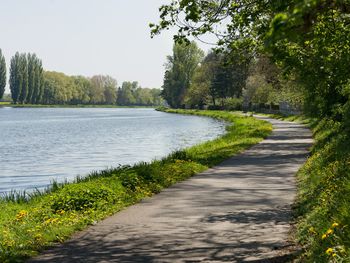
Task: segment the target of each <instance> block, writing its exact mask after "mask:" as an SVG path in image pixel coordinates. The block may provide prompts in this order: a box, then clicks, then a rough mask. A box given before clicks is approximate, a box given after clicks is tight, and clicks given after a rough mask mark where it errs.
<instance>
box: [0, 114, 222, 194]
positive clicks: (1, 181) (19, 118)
mask: <svg viewBox="0 0 350 263" xmlns="http://www.w3.org/2000/svg"><path fill="white" fill-rule="evenodd" d="M224 132H225V124H224V123H222V122H219V121H215V120H213V119H210V118H204V117H198V116H183V115H177V114H168V113H162V112H157V111H155V110H153V109H102V108H96V109H94V108H78V109H65V108H39V109H30V108H0V165H1V168H0V193H3V192H7V191H10V190H30V189H34V188H40V189H41V188H43V187H45V186H47V185H49V184H50V183H51V182H52V180H56V181H59V182H62V181H64V180H65V179H68V180H71V179H73V178H74V177H76V176H77V175H85V174H87V173H89V172H91V171H93V170H94V171H96V170H101V169H104V168H110V167H115V166H118V165H119V164H133V163H136V162H139V161H151V160H153V159H155V158H160V157H164V156H166V155H167V154H169V153H170V152H172V151H174V150H177V149H181V148H185V147H188V146H191V145H194V144H197V143H199V142H203V141H206V140H209V139H213V138H216V137H217V136H219V135H221V134H223V133H224Z"/></svg>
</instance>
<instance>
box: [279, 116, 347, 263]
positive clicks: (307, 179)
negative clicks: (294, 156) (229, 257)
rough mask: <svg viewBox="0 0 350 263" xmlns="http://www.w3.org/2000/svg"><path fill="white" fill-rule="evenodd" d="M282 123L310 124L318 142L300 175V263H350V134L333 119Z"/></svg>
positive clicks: (295, 211)
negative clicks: (301, 252)
mask: <svg viewBox="0 0 350 263" xmlns="http://www.w3.org/2000/svg"><path fill="white" fill-rule="evenodd" d="M274 117H277V118H281V117H279V116H274ZM283 119H285V120H290V121H299V122H303V123H305V124H307V125H308V126H309V127H310V128H311V129H312V131H313V134H314V139H315V144H314V146H313V148H312V149H311V156H310V158H309V159H308V160H307V162H306V163H305V165H304V166H303V167H302V168H301V169H300V170H299V172H298V174H297V178H298V198H297V202H296V205H295V209H294V213H295V216H296V220H297V238H298V240H299V242H300V243H301V244H302V246H303V248H304V253H303V254H302V256H301V257H300V258H299V261H300V262H350V132H349V131H348V130H346V129H345V128H344V127H343V125H342V123H340V122H335V121H333V120H330V119H322V120H318V119H308V118H305V117H302V116H299V117H297V116H291V117H287V118H283Z"/></svg>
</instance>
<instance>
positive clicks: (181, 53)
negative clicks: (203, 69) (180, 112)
mask: <svg viewBox="0 0 350 263" xmlns="http://www.w3.org/2000/svg"><path fill="white" fill-rule="evenodd" d="M203 56H204V54H203V51H202V50H201V49H199V48H198V47H197V45H196V44H195V43H194V42H192V43H189V44H174V47H173V55H172V56H168V58H167V60H168V61H167V64H166V72H165V76H164V84H163V91H162V96H163V98H164V99H165V100H166V101H167V102H168V103H169V105H170V106H171V107H174V108H181V107H182V108H183V107H184V104H185V95H186V93H187V91H188V89H189V87H190V83H191V79H192V78H193V75H194V72H195V70H196V68H197V67H198V64H199V63H200V62H201V60H202V58H203Z"/></svg>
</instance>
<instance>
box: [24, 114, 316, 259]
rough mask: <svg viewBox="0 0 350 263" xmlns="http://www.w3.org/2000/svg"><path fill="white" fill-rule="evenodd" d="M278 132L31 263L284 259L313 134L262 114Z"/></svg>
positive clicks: (74, 237) (294, 124)
mask: <svg viewBox="0 0 350 263" xmlns="http://www.w3.org/2000/svg"><path fill="white" fill-rule="evenodd" d="M257 118H260V119H264V120H266V121H269V122H271V123H272V124H273V127H274V130H273V132H272V134H271V135H270V136H269V137H268V138H267V139H265V140H264V141H262V142H261V143H259V144H257V145H255V146H253V147H251V148H250V149H248V150H246V151H245V152H243V153H242V154H239V155H237V156H234V157H232V158H230V159H228V160H226V161H224V162H223V163H221V164H220V165H217V166H215V167H213V168H211V169H209V170H207V171H205V172H203V173H201V174H198V175H196V176H193V177H192V178H190V179H188V180H186V181H183V182H180V183H178V184H175V185H174V186H172V187H170V188H168V189H165V190H164V191H162V192H161V193H159V194H157V195H155V196H153V197H151V198H148V199H145V200H143V201H142V202H140V203H139V204H136V205H133V206H131V207H129V208H127V209H125V210H123V211H121V212H119V213H117V214H115V215H113V216H111V217H109V218H107V219H105V220H103V221H101V222H99V223H98V224H96V225H94V226H90V227H89V228H88V229H86V230H85V231H82V232H80V233H78V234H76V235H74V236H73V238H72V239H71V240H69V241H67V242H66V243H64V244H62V245H57V246H55V247H52V248H51V249H49V250H47V251H45V252H44V253H42V254H41V255H40V256H38V257H36V258H34V259H32V260H30V262H62V263H65V262H74V263H77V262H251V263H252V262H285V261H287V259H288V258H289V256H290V254H292V253H293V249H292V248H291V246H292V243H291V242H290V241H289V240H290V238H289V234H290V231H291V220H292V217H291V205H292V204H293V202H294V200H295V196H296V179H295V174H296V172H297V171H298V169H299V168H300V167H301V165H302V164H303V163H304V162H305V160H306V158H307V156H308V153H309V148H310V146H311V145H312V137H311V132H310V130H309V129H307V128H305V127H304V126H303V125H301V124H296V123H293V122H286V121H280V120H275V119H269V118H266V117H261V116H257Z"/></svg>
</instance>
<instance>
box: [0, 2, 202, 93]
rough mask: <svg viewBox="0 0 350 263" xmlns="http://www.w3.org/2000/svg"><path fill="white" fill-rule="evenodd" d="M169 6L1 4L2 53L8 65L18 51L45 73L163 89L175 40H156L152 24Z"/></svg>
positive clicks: (164, 37)
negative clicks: (133, 82)
mask: <svg viewBox="0 0 350 263" xmlns="http://www.w3.org/2000/svg"><path fill="white" fill-rule="evenodd" d="M167 2H169V1H167V0H0V8H1V16H0V25H1V30H0V48H1V49H2V51H3V53H4V55H5V56H6V61H7V63H9V60H10V58H11V56H12V55H14V53H15V52H16V51H19V52H35V53H36V54H37V55H38V57H39V58H41V59H42V61H43V65H44V68H45V69H46V70H55V71H60V72H64V73H66V74H68V75H84V76H92V75H95V74H109V75H111V76H113V77H114V78H116V79H117V80H118V83H119V84H121V82H122V81H125V80H137V81H139V83H140V84H141V85H142V86H143V87H160V86H161V85H162V82H163V74H164V66H163V65H164V63H165V58H166V56H167V55H170V54H171V49H172V35H171V33H170V32H164V33H163V34H162V35H160V36H158V37H155V38H153V39H151V38H150V34H149V28H148V23H149V22H156V21H158V7H159V6H160V5H161V4H162V3H167ZM202 47H203V48H209V47H206V46H203V45H202Z"/></svg>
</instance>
